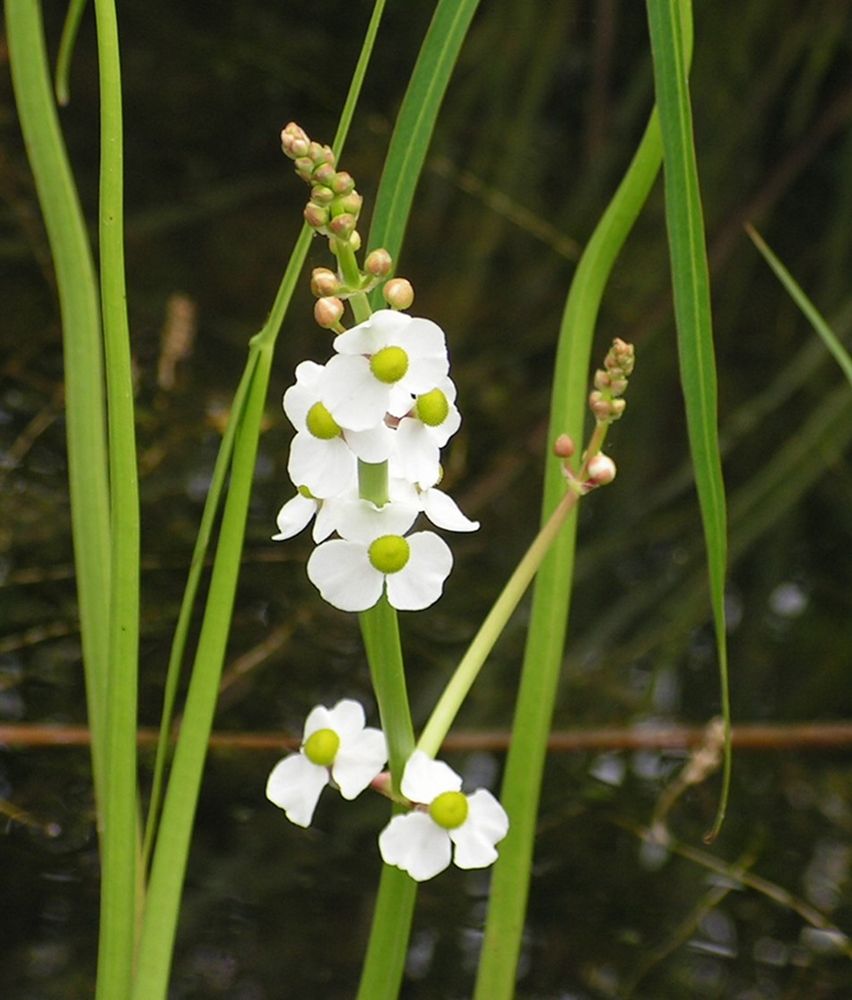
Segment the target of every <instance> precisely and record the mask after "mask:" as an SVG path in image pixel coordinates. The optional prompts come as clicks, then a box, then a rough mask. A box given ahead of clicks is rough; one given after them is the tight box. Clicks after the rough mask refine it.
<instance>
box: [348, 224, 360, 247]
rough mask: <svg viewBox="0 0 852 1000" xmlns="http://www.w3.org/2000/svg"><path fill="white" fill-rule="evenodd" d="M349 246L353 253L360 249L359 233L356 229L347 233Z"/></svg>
mask: <svg viewBox="0 0 852 1000" xmlns="http://www.w3.org/2000/svg"><path fill="white" fill-rule="evenodd" d="M349 247H350V249H351V250H353V251H354V252H355V253H358V251H359V250H360V249H361V234H360V233H359V232H358V230H357V229H354V230H353V231H352V232H351V233H350V234H349Z"/></svg>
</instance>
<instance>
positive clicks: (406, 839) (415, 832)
mask: <svg viewBox="0 0 852 1000" xmlns="http://www.w3.org/2000/svg"><path fill="white" fill-rule="evenodd" d="M461 785H462V780H461V778H460V777H459V776H458V775H457V774H456V773H455V771H453V770H452V769H451V768H450V767H448V766H447V765H446V764H444V763H442V762H441V761H435V760H432V759H431V757H429V756H428V755H427V754H425V753H424V752H423V751H422V750H415V751H414V753H413V754H412V755H411V757H410V758H409V760H408V763H407V764H406V765H405V771H404V772H403V775H402V784H401V789H402V794H403V795H404V796H405V797H406V798H407V799H410V800H411V801H412V802H415V803H420V804H422V805H423V806H427V807H428V808H427V809H426V810H424V809H422V808H415V809H413V810H412V811H411V812H409V813H406V814H405V815H402V816H394V817H393V819H392V820H391V821H390V823H388V825H387V826H386V827H385V828H384V830H382V832H381V833H380V834H379V851H380V852H381V855H382V858H383V860H384V862H385V864H388V865H395V866H396V867H397V868H401V869H402V870H403V871H405V872H408V874H409V875H410V876H411V877H412V878H413V879H415V880H416V881H417V882H423V881H424V880H425V879H428V878H432V877H434V876H435V875H437V874H438V873H439V872H442V871H443V870H444V869H445V868H447V867H448V866H449V864H450V856H451V855H452V860H453V862H454V863H455V864H456V866H457V867H459V868H485V867H487V866H488V865H491V864H493V863H494V862H495V861H496V860H497V850H496V848H495V846H494V845H495V844H497V843H499V842H500V841H501V840H502V839H503V838H504V837H505V836H506V834H507V833H508V831H509V817H508V816H507V815H506V811H505V809H504V808H503V807H502V806H501V805H500V803H499V802H498V801H497V799H495V798H494V796H493V795H492V794H491V792H489V791H487V790H486V789H484V788H480V789H478V790H477V791H475V792H474V793H473V794H472V795H465V794H464V793H463V792H462V791H461Z"/></svg>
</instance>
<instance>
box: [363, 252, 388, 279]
mask: <svg viewBox="0 0 852 1000" xmlns="http://www.w3.org/2000/svg"><path fill="white" fill-rule="evenodd" d="M392 267H393V259H392V258H391V255H390V254H389V253H388V252H387V250H385V249H384V248H382V247H380V248H379V249H378V250H371V251H370V252H369V253H368V254H367V257H366V260H365V261H364V270H365V271H366V272H367V274H371V275H372V276H373V277H374V278H386V277H387V276H388V275H389V274H390V273H391V268H392Z"/></svg>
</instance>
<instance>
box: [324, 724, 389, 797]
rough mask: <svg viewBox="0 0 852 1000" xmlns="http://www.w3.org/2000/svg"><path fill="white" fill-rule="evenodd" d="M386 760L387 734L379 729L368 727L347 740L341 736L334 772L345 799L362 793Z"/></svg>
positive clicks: (332, 771) (333, 766)
mask: <svg viewBox="0 0 852 1000" xmlns="http://www.w3.org/2000/svg"><path fill="white" fill-rule="evenodd" d="M387 759H388V749H387V744H386V743H385V734H384V733H383V732H382V731H381V730H380V729H373V728H371V727H369V726H367V727H366V728H365V729H362V730H361V731H360V732H359V733H356V734H355V735H354V736H350V737H348V738H346V739H345V740H344V739H343V738H342V737H341V741H340V749H339V750H338V751H337V756H336V757H335V759H334V764H333V765H332V768H331V774H332V777H333V778H334V780H335V781H336V782H337V786H338V788H339V789H340V794H341V795H342V796H343V798H344V799H354V798H355V796H356V795H360V794H361V792H363V791H364V789H365V788H366V787H367V786H368V785H369V784H370V782H371V781H372V780H373V778H375V777H376V776H377V775H378V774H380V773H381V770H382V768H383V767H384V766H385V761H386V760H387Z"/></svg>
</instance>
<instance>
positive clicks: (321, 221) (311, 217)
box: [304, 201, 328, 229]
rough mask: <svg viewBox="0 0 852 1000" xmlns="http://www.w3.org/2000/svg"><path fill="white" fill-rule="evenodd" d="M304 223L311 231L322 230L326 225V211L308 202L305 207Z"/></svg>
mask: <svg viewBox="0 0 852 1000" xmlns="http://www.w3.org/2000/svg"><path fill="white" fill-rule="evenodd" d="M304 215H305V222H307V224H308V225H309V226H310V227H311V228H312V229H323V228H324V227H325V226H326V225H328V209H327V208H323V206H322V205H317V204H315V203H314V202H312V201H309V202H308V204H307V205H305V212H304Z"/></svg>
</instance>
